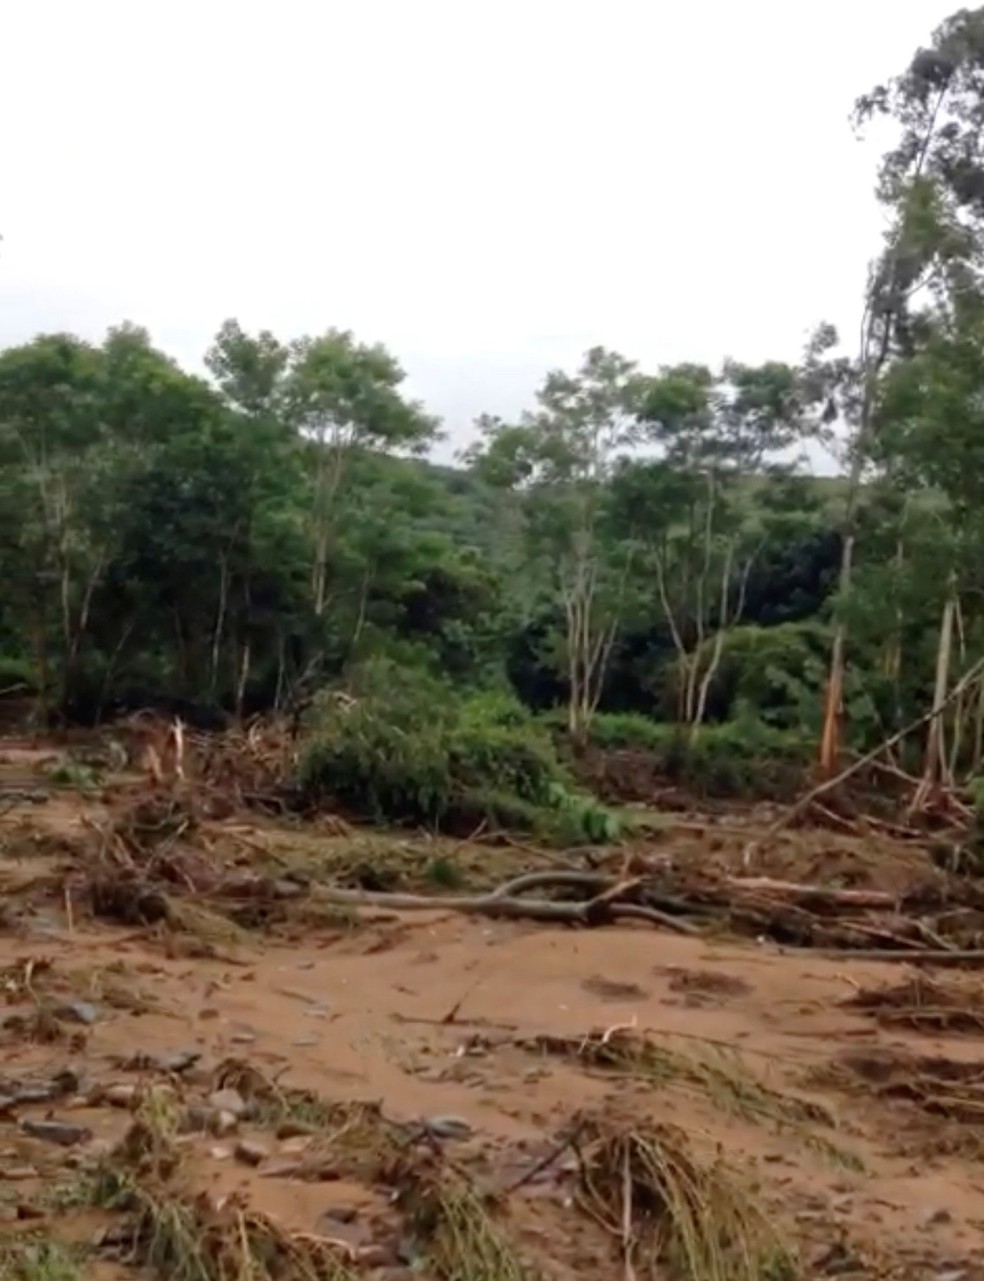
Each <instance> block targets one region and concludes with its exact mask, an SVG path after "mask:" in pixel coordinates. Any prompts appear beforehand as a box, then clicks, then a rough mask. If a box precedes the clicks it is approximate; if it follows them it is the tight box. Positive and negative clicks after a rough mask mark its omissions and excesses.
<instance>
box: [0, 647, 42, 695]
mask: <svg viewBox="0 0 984 1281" xmlns="http://www.w3.org/2000/svg"><path fill="white" fill-rule="evenodd" d="M37 687H38V676H37V672H36V671H35V670H34V668H33V667H32V665H31V664H30V663H29V662H28V661H27V659H24V658H11V657H10V656H9V655H7V654H0V694H3V693H5V692H10V693H19V694H33V693H35V692H36V690H37Z"/></svg>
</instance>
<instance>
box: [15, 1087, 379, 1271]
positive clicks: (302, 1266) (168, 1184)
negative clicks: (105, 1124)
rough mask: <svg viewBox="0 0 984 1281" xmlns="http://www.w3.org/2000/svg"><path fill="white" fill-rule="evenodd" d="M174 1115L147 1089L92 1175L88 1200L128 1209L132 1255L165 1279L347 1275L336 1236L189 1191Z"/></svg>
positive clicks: (345, 1254) (168, 1102) (345, 1255)
mask: <svg viewBox="0 0 984 1281" xmlns="http://www.w3.org/2000/svg"><path fill="white" fill-rule="evenodd" d="M177 1118H178V1113H177V1110H176V1108H175V1105H174V1102H173V1100H172V1099H171V1098H170V1097H169V1096H167V1095H166V1094H164V1093H163V1092H160V1091H158V1092H152V1093H151V1094H149V1095H148V1096H147V1098H146V1099H145V1100H144V1102H143V1103H142V1105H141V1107H140V1109H139V1110H138V1112H137V1115H136V1118H135V1120H134V1122H133V1124H132V1125H131V1127H130V1129H129V1130H128V1132H127V1134H126V1136H125V1137H124V1138H123V1140H122V1141H121V1143H120V1144H119V1145H118V1146H117V1147H116V1149H115V1150H114V1151H113V1153H112V1155H111V1156H110V1157H109V1158H108V1159H107V1160H106V1161H105V1162H104V1163H103V1164H102V1165H101V1166H100V1167H99V1169H98V1170H97V1172H96V1174H95V1176H94V1178H93V1181H92V1185H91V1188H90V1195H89V1201H90V1203H91V1204H95V1205H98V1206H100V1207H102V1208H104V1209H109V1210H115V1211H118V1212H120V1213H123V1214H125V1215H126V1216H127V1222H128V1225H129V1243H130V1247H131V1251H132V1256H133V1259H134V1260H135V1261H137V1262H139V1263H140V1264H141V1265H143V1266H145V1267H147V1268H149V1269H151V1270H152V1271H154V1272H156V1273H157V1274H158V1275H159V1276H160V1277H162V1278H165V1279H166V1281H354V1277H355V1273H354V1272H353V1270H352V1268H351V1267H350V1257H349V1251H348V1249H347V1247H346V1246H344V1245H343V1244H342V1243H340V1242H337V1241H334V1240H332V1239H330V1238H327V1237H321V1236H316V1235H314V1234H293V1233H289V1232H287V1231H286V1230H285V1229H284V1228H283V1227H281V1226H280V1225H279V1224H278V1223H276V1222H275V1221H274V1220H273V1219H271V1218H270V1217H269V1216H267V1215H264V1214H261V1213H259V1212H257V1211H255V1210H252V1209H250V1208H249V1207H248V1206H246V1205H245V1204H243V1203H241V1202H240V1201H238V1200H237V1199H236V1198H228V1199H226V1200H224V1201H221V1202H215V1201H213V1200H212V1199H210V1198H209V1197H208V1196H207V1195H204V1194H200V1195H198V1196H193V1195H192V1194H191V1193H190V1192H189V1191H188V1190H187V1186H188V1185H187V1184H186V1182H185V1181H184V1179H183V1177H182V1176H183V1155H182V1152H181V1150H180V1149H179V1148H178V1146H177V1144H176V1143H175V1136H176V1129H177ZM31 1281H34V1278H31ZM38 1281H41V1279H40V1278H39V1279H38ZM45 1281H47V1278H45Z"/></svg>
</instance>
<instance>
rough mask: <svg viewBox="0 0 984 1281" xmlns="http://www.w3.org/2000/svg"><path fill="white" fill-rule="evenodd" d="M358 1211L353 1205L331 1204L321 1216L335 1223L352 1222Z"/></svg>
mask: <svg viewBox="0 0 984 1281" xmlns="http://www.w3.org/2000/svg"><path fill="white" fill-rule="evenodd" d="M358 1216H359V1211H358V1210H357V1209H356V1208H355V1206H354V1205H333V1206H332V1207H331V1209H330V1210H326V1211H325V1212H324V1214H323V1215H322V1216H321V1217H322V1219H328V1220H334V1222H335V1223H354V1222H355V1220H356V1219H357V1218H358Z"/></svg>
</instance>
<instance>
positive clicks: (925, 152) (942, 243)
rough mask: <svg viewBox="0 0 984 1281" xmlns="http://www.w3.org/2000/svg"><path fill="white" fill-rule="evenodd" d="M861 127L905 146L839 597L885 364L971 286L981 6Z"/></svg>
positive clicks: (832, 706) (890, 204) (840, 630)
mask: <svg viewBox="0 0 984 1281" xmlns="http://www.w3.org/2000/svg"><path fill="white" fill-rule="evenodd" d="M855 114H856V119H857V121H858V123H859V124H864V123H865V122H866V121H868V120H870V119H872V118H875V117H881V118H884V119H888V120H890V121H892V122H893V123H894V125H895V126H896V130H897V141H896V145H895V146H894V147H893V148H891V149H890V150H889V151H888V152H887V153H886V155H885V156H884V158H883V160H882V164H881V168H880V171H879V176H878V185H877V195H878V199H879V201H880V203H881V204H882V205H883V207H884V208H885V209H886V211H887V212H888V214H889V227H888V230H887V232H886V234H885V241H884V245H883V248H882V250H881V252H880V254H879V255H878V257H877V258H876V260H875V262H874V263H873V264H872V267H871V269H870V271H869V278H868V284H867V290H866V297H865V309H864V320H863V325H862V337H861V347H860V351H859V353H858V357H857V361H856V365H855V369H854V377H853V389H852V393H851V395H850V396H849V397H848V398H847V401H846V404H847V408H848V415H847V417H848V423H849V426H850V430H851V436H852V438H851V442H850V450H849V454H850V474H849V482H848V493H847V499H846V504H845V512H844V519H843V552H842V563H841V588H840V590H841V594H842V595H846V594H847V593H848V592H849V591H850V588H851V580H852V571H853V564H854V554H855V542H856V537H857V518H858V506H859V499H860V494H861V484H862V480H863V478H864V475H865V470H866V468H867V466H868V465H869V464H870V462H871V460H872V457H873V454H874V452H875V443H876V442H875V439H874V436H875V431H876V427H877V422H878V419H877V416H876V406H877V403H878V398H879V389H880V384H881V381H882V379H883V377H884V376H885V374H886V371H887V370H888V369H889V368H890V367H891V364H892V363H893V361H894V360H896V359H897V358H899V357H900V356H903V357H904V356H906V355H908V354H910V353H911V352H912V351H913V350H914V348H915V346H917V345H918V343H919V341H920V338H921V334H922V331H923V319H922V314H921V307H922V305H923V304H924V302H925V300H926V299H927V297H929V298H932V299H935V300H936V304H937V305H939V306H943V307H948V306H949V305H950V303H949V302H947V301H946V300H947V299H956V298H958V297H959V296H960V295H961V293H963V292H964V291H965V290H966V289H973V288H974V285H975V280H976V278H977V277H978V276H979V273H980V265H981V245H982V230H984V168H982V166H981V162H980V143H981V131H982V128H984V9H976V10H966V9H962V10H960V11H959V12H958V13H956V14H954V15H953V16H952V17H951V18H949V19H947V21H946V22H944V23H943V24H942V25H941V26H940V27H939V28H938V29H937V30H936V32H935V33H934V35H933V38H932V42H931V44H930V46H929V47H928V48H924V49H919V50H918V51H917V52H916V54H915V55H914V57H913V59H912V61H911V62H910V64H909V67H908V68H907V69H906V71H904V72H903V73H902V74H901V75H900V76H897V77H895V78H894V79H893V80H890V81H889V82H887V83H886V84H883V85H879V86H877V87H876V88H875V89H874V90H872V91H871V92H870V93H869V94H866V95H865V96H863V97H862V98H860V99H859V100H858V102H857V104H856V111H855ZM845 647H846V633H845V628H844V625H843V621H842V620H841V621H839V622H838V624H837V626H836V629H835V634H834V640H833V646H832V651H831V662H830V674H829V679H828V683H827V691H826V699H825V715H824V728H823V734H822V736H821V743H820V767H821V770H822V771H823V772H825V773H828V774H829V773H832V772H833V771H834V770H835V768H836V765H837V760H838V754H839V745H840V721H841V714H842V698H843V683H844V664H845Z"/></svg>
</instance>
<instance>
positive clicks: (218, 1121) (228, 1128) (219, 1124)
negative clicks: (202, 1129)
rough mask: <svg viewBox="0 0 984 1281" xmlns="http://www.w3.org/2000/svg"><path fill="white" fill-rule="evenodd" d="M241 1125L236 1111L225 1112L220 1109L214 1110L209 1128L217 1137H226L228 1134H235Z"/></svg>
mask: <svg viewBox="0 0 984 1281" xmlns="http://www.w3.org/2000/svg"><path fill="white" fill-rule="evenodd" d="M238 1127H239V1118H238V1117H237V1116H236V1114H235V1113H234V1112H225V1111H223V1110H222V1109H220V1110H219V1111H218V1112H213V1114H212V1122H211V1125H210V1126H209V1129H210V1130H211V1131H212V1133H213V1134H214V1135H215V1136H216V1137H217V1138H220V1139H221V1138H224V1137H225V1136H226V1135H227V1134H234V1133H235V1132H236V1130H237V1129H238Z"/></svg>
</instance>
